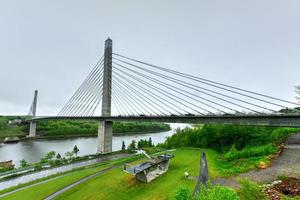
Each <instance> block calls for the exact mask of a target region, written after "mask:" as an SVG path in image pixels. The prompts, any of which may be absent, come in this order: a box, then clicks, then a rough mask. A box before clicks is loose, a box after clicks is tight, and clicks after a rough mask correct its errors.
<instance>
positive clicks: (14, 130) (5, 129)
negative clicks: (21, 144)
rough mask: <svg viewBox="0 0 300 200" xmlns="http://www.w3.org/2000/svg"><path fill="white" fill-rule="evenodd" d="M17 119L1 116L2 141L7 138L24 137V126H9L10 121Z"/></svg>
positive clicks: (0, 130)
mask: <svg viewBox="0 0 300 200" xmlns="http://www.w3.org/2000/svg"><path fill="white" fill-rule="evenodd" d="M10 119H15V117H3V116H0V139H1V138H5V137H7V136H23V135H24V132H23V129H24V127H23V126H8V124H7V123H8V121H9V120H10Z"/></svg>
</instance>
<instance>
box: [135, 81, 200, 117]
mask: <svg viewBox="0 0 300 200" xmlns="http://www.w3.org/2000/svg"><path fill="white" fill-rule="evenodd" d="M135 80H137V81H141V79H139V78H136V77H135ZM141 83H143V84H144V85H147V86H148V87H150V88H152V89H154V90H155V91H158V92H160V93H161V94H163V95H165V96H166V97H168V98H170V99H172V100H173V101H175V102H177V103H180V104H182V105H184V106H185V107H187V108H189V109H191V110H193V111H195V112H196V113H199V114H200V115H204V114H203V113H201V112H199V111H197V110H195V109H194V108H192V107H190V106H187V105H186V104H185V103H183V102H186V103H189V104H191V105H193V106H196V107H198V106H197V105H195V104H193V103H190V102H188V101H186V100H185V99H182V98H181V97H178V96H176V98H178V99H180V100H182V101H183V102H180V101H178V100H177V99H176V98H173V97H172V96H169V95H173V94H171V93H170V92H168V91H166V90H163V89H161V88H157V87H154V86H152V85H151V84H149V83H148V82H145V81H141ZM167 94H168V95H167ZM199 108H200V109H202V108H201V107H199ZM184 111H185V110H184ZM185 112H186V111H185Z"/></svg>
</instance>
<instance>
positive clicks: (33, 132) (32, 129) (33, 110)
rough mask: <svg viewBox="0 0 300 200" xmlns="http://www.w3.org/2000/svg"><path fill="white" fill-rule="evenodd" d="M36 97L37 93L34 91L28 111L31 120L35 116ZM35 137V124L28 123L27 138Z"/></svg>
mask: <svg viewBox="0 0 300 200" xmlns="http://www.w3.org/2000/svg"><path fill="white" fill-rule="evenodd" d="M37 97H38V91H37V90H35V91H34V98H33V102H32V106H31V109H30V111H31V113H32V118H35V116H36V106H37ZM35 136H36V122H30V127H29V136H28V137H35Z"/></svg>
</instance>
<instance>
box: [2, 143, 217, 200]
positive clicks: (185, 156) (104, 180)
mask: <svg viewBox="0 0 300 200" xmlns="http://www.w3.org/2000/svg"><path fill="white" fill-rule="evenodd" d="M205 151H206V153H207V158H208V165H209V173H210V176H211V177H217V176H220V175H221V174H220V173H219V169H218V168H217V166H216V164H215V162H214V160H215V158H216V157H217V153H216V152H215V151H212V150H205ZM200 152H201V151H200V149H178V150H176V151H175V152H174V154H175V157H174V158H173V159H172V160H171V165H170V169H169V171H168V172H167V173H166V174H164V175H162V176H161V177H159V178H157V179H155V180H153V181H152V182H151V183H149V184H144V183H139V182H137V181H135V179H134V178H133V177H132V176H131V175H129V174H126V173H124V172H123V171H122V167H119V168H116V169H113V170H111V171H109V172H107V173H105V174H103V175H100V176H98V177H96V178H94V179H92V180H90V181H87V182H85V183H84V184H82V185H79V186H77V187H75V188H73V189H72V190H70V191H68V192H66V193H65V194H63V195H62V196H61V197H59V199H166V197H168V198H169V199H171V197H172V196H173V194H174V192H175V191H176V189H178V187H179V186H180V185H185V186H187V187H189V188H190V189H193V188H194V187H195V181H191V180H186V179H185V178H184V177H183V174H184V172H185V171H188V172H189V173H190V174H191V175H196V174H198V170H199V162H200ZM141 160H143V159H141ZM141 160H140V161H141ZM106 167H107V166H101V167H98V168H95V169H85V170H81V171H79V172H76V173H74V174H69V175H67V176H65V177H61V178H58V179H56V180H53V181H51V182H48V183H44V184H41V185H39V186H34V187H32V188H29V189H26V190H23V191H19V192H16V193H15V194H12V195H9V196H7V197H5V198H3V199H22V200H27V199H32V197H33V196H34V197H36V198H35V199H42V198H45V197H46V196H48V195H49V194H51V193H53V192H55V191H57V190H59V189H60V188H62V187H64V186H66V185H68V184H71V183H72V182H74V181H75V180H78V179H79V178H80V177H84V176H86V175H88V174H91V173H93V172H96V171H98V170H100V169H103V168H106Z"/></svg>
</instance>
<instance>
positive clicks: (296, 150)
mask: <svg viewBox="0 0 300 200" xmlns="http://www.w3.org/2000/svg"><path fill="white" fill-rule="evenodd" d="M282 175H283V176H290V177H295V178H300V134H299V133H298V134H294V135H292V136H291V137H289V138H288V139H287V141H286V144H285V147H284V150H283V152H282V153H281V155H280V156H279V157H278V158H276V159H275V160H274V161H273V162H272V166H271V167H269V168H267V169H257V170H252V171H249V172H247V173H243V174H240V175H239V176H237V177H231V178H220V179H216V180H214V181H213V183H218V184H221V185H227V186H231V187H238V183H237V181H236V178H245V177H247V178H250V179H251V180H253V181H255V182H263V183H266V182H271V181H273V180H276V179H277V177H278V176H282Z"/></svg>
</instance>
